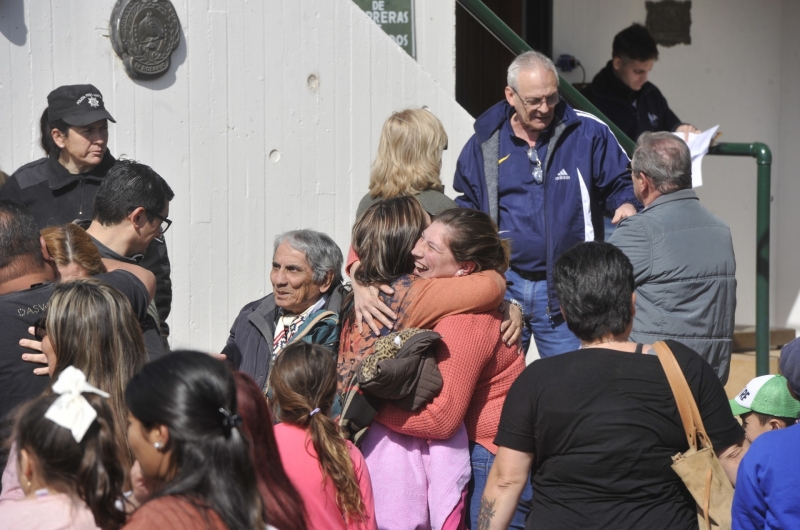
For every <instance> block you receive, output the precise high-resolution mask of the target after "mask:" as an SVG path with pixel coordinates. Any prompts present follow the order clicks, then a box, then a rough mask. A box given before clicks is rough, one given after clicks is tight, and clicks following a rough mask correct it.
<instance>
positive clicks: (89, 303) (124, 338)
mask: <svg viewBox="0 0 800 530" xmlns="http://www.w3.org/2000/svg"><path fill="white" fill-rule="evenodd" d="M110 276H111V275H103V277H104V278H106V279H111V278H110ZM140 302H141V301H140ZM33 331H34V335H35V337H36V340H37V341H39V342H40V343H41V351H42V352H43V354H44V356H45V357H46V359H47V370H48V371H49V373H50V379H51V387H52V382H54V381H56V380H57V379H58V377H59V375H61V373H62V372H63V371H64V370H65V369H66V368H67V367H69V366H73V367H75V368H77V369H78V370H80V371H81V372H83V373H84V374H85V376H86V381H87V382H88V383H89V384H90V385H92V386H94V387H97V388H99V389H100V390H103V391H104V392H107V393H108V394H109V395H110V398H109V402H108V405H109V407H110V408H111V411H112V412H113V416H114V422H113V433H114V439H115V444H116V446H117V447H119V448H120V456H121V465H122V466H123V467H124V468H125V469H130V468H131V466H132V464H133V458H132V456H131V451H130V449H129V447H128V438H127V436H126V434H125V426H126V425H127V424H128V413H127V407H126V404H125V386H126V385H127V384H128V381H129V380H130V379H131V377H133V375H134V374H136V373H137V372H138V371H139V370H141V368H142V367H143V366H144V364H145V362H147V353H146V352H145V349H144V340H143V339H142V330H141V328H140V327H139V323H138V321H137V318H136V314H135V313H134V311H133V309H132V307H131V303H130V302H129V301H128V298H127V297H126V296H125V295H123V294H122V293H121V292H120V291H119V290H117V289H116V288H114V287H111V286H110V285H107V284H105V283H103V282H101V281H100V280H98V279H95V278H84V279H80V280H75V281H71V282H66V283H59V284H56V286H55V289H54V291H53V296H52V297H51V298H50V303H49V306H48V309H47V316H46V317H43V318H40V319H39V320H38V321H37V322H36V324H35V325H34V327H33ZM2 482H3V494H2V497H0V500H2V501H4V500H5V499H18V498H20V497H22V496H23V492H22V490H20V489H19V488H17V487H15V484H16V483H17V463H16V455H15V453H14V451H13V450H12V451H11V454H10V455H9V459H8V462H7V464H6V469H5V471H4V472H3V479H2Z"/></svg>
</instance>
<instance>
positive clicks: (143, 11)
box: [111, 0, 181, 79]
mask: <svg viewBox="0 0 800 530" xmlns="http://www.w3.org/2000/svg"><path fill="white" fill-rule="evenodd" d="M180 29H181V24H180V21H179V20H178V14H177V13H176V12H175V8H174V7H173V5H172V2H170V1H169V0H117V3H116V4H115V5H114V10H113V11H112V12H111V46H112V47H113V48H114V52H116V54H117V55H119V57H120V59H122V63H123V64H124V65H125V71H126V72H127V74H128V76H129V77H132V78H135V79H155V78H157V77H161V76H162V75H164V74H165V73H166V72H167V70H169V63H170V61H169V57H170V55H171V54H172V52H173V51H175V48H177V47H178V42H180V38H181V32H180Z"/></svg>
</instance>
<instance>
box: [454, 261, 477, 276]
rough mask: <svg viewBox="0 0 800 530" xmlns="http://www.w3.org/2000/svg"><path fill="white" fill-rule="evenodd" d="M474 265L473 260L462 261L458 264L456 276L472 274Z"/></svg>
mask: <svg viewBox="0 0 800 530" xmlns="http://www.w3.org/2000/svg"><path fill="white" fill-rule="evenodd" d="M476 267H477V265H475V262H474V261H464V262H462V263H461V265H459V267H458V271H457V272H456V276H468V275H470V274H472V271H474V270H475V268H476Z"/></svg>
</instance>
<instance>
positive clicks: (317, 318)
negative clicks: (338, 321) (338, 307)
mask: <svg viewBox="0 0 800 530" xmlns="http://www.w3.org/2000/svg"><path fill="white" fill-rule="evenodd" d="M330 317H338V315H337V314H336V313H335V312H333V311H322V312H320V313H317V315H316V316H315V317H314V318H312V319H311V320H309V321H307V322H303V329H302V330H300V331H299V332H297V333H295V334H294V336H293V337H292V338H291V339H289V342H290V343H291V342H296V341H298V340H300V339H302V338H303V337H305V336H306V335H308V333H309V332H310V331H311V330H312V329H313V328H314V326H316V325H317V324H319V323H320V322H321V321H322V320H323V319H326V318H330Z"/></svg>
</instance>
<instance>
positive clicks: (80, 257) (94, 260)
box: [41, 223, 106, 281]
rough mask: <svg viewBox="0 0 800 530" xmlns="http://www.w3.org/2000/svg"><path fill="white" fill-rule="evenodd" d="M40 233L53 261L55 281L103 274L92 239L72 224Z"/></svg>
mask: <svg viewBox="0 0 800 530" xmlns="http://www.w3.org/2000/svg"><path fill="white" fill-rule="evenodd" d="M41 234H42V237H43V238H44V243H45V245H47V252H49V253H50V257H51V258H53V261H52V262H51V263H52V265H53V266H55V273H56V279H58V280H61V281H68V280H74V279H76V278H85V277H87V276H94V275H96V274H100V273H101V272H106V266H105V265H104V264H103V258H102V257H101V256H100V252H98V250H97V247H96V246H95V244H94V242H93V241H92V237H91V236H90V235H89V234H87V233H86V230H84V229H83V228H81V227H80V226H78V225H76V224H74V223H68V224H65V225H59V226H48V227H47V228H43V229H42V231H41Z"/></svg>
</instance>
